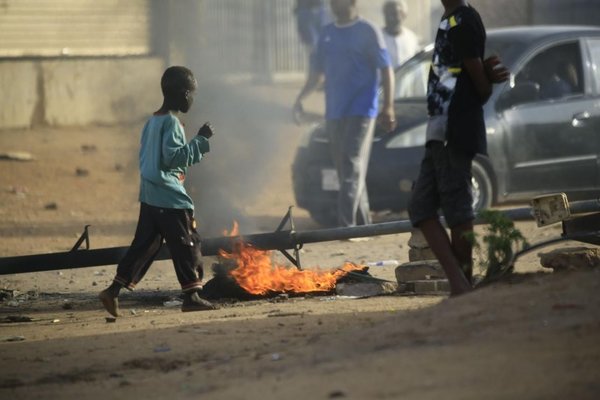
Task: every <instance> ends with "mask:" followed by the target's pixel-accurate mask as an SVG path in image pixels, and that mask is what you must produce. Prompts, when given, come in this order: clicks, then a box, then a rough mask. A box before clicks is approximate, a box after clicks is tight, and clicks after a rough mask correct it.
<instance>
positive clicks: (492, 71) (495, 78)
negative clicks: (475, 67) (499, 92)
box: [483, 56, 510, 83]
mask: <svg viewBox="0 0 600 400" xmlns="http://www.w3.org/2000/svg"><path fill="white" fill-rule="evenodd" d="M501 64H502V61H500V58H499V57H498V56H490V57H488V58H486V59H485V60H484V61H483V66H484V68H485V74H486V75H487V77H488V79H489V80H490V82H492V83H502V82H506V81H507V80H508V78H509V77H510V71H509V70H508V68H506V67H504V66H502V65H501Z"/></svg>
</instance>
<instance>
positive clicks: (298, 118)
mask: <svg viewBox="0 0 600 400" xmlns="http://www.w3.org/2000/svg"><path fill="white" fill-rule="evenodd" d="M304 117H305V114H304V107H302V102H300V100H296V102H295V103H294V107H293V108H292V118H293V119H294V122H295V123H296V125H302V122H303V121H304Z"/></svg>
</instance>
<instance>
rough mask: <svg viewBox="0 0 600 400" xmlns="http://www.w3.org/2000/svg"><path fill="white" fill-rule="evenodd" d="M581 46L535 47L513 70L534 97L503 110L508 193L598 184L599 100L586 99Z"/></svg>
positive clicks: (588, 96)
mask: <svg viewBox="0 0 600 400" xmlns="http://www.w3.org/2000/svg"><path fill="white" fill-rule="evenodd" d="M582 48H583V44H582V42H581V41H580V40H571V41H566V42H561V43H556V44H553V45H548V46H545V47H544V48H542V49H538V50H536V51H535V52H534V53H533V54H532V55H531V56H530V57H529V59H528V60H527V61H526V62H525V63H522V64H521V65H522V68H520V70H519V71H517V73H516V74H515V78H514V85H513V86H514V87H516V86H518V85H520V84H523V83H524V82H527V83H529V84H530V85H531V86H532V87H535V89H536V93H535V96H534V97H532V98H531V99H529V100H528V101H526V102H524V103H522V104H517V105H514V106H513V107H512V108H509V109H507V110H504V111H503V119H504V123H505V130H506V131H505V132H506V149H505V150H506V152H507V160H508V164H509V165H508V167H509V170H508V182H507V190H508V192H509V193H518V192H538V193H539V192H554V191H567V192H568V191H573V190H577V191H578V190H583V189H587V188H594V187H596V186H597V182H598V146H599V136H598V126H597V123H596V122H595V121H594V120H595V117H594V116H596V115H598V113H599V107H600V104H599V103H598V102H596V101H594V99H593V98H592V97H591V93H590V91H591V87H590V85H589V75H588V74H587V72H586V71H585V70H584V67H583V66H584V63H583V58H582V55H583V54H584V52H583V51H582Z"/></svg>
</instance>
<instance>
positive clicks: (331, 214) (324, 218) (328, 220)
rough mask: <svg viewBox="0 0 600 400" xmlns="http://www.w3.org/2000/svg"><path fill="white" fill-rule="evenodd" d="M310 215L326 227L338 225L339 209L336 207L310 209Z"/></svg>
mask: <svg viewBox="0 0 600 400" xmlns="http://www.w3.org/2000/svg"><path fill="white" fill-rule="evenodd" d="M308 212H309V214H310V217H311V218H312V219H313V220H314V221H315V222H316V223H317V224H319V225H321V226H322V227H324V228H333V227H336V226H337V222H338V220H337V218H338V217H337V211H336V210H335V209H319V210H309V211H308Z"/></svg>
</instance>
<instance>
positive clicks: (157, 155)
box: [139, 113, 210, 210]
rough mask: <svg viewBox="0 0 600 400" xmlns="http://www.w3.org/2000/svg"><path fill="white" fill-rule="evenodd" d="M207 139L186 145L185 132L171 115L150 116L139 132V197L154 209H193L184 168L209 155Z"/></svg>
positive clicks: (194, 139)
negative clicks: (140, 133) (185, 180)
mask: <svg viewBox="0 0 600 400" xmlns="http://www.w3.org/2000/svg"><path fill="white" fill-rule="evenodd" d="M209 150H210V146H209V143H208V139H206V138H205V137H203V136H198V135H196V136H195V137H194V138H193V139H192V140H190V142H189V143H186V137H185V132H184V130H183V126H182V125H181V122H179V119H178V118H177V117H176V116H175V115H173V114H170V113H169V114H161V115H154V116H152V117H151V118H150V119H149V120H148V122H146V125H144V129H143V130H142V139H141V147H140V175H141V177H140V178H141V179H140V197H139V200H140V202H142V203H146V204H149V205H151V206H155V207H164V208H177V209H192V210H193V209H194V203H193V201H192V199H191V198H190V196H188V194H187V192H186V190H185V187H184V186H183V182H184V179H185V174H186V172H187V168H188V167H190V166H191V165H193V164H196V163H197V162H199V161H200V160H201V159H202V156H203V154H205V153H208V152H209Z"/></svg>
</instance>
